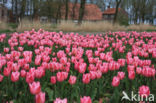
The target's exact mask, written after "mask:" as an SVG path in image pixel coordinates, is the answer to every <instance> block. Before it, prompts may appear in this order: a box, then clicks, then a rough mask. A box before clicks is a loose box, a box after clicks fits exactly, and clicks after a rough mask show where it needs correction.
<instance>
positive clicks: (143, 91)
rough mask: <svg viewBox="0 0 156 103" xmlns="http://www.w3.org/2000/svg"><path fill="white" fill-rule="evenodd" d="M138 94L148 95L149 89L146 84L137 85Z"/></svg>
mask: <svg viewBox="0 0 156 103" xmlns="http://www.w3.org/2000/svg"><path fill="white" fill-rule="evenodd" d="M139 95H140V96H143V97H148V96H149V95H150V89H149V87H148V86H145V85H142V86H140V87H139Z"/></svg>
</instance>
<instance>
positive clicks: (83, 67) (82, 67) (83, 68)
mask: <svg viewBox="0 0 156 103" xmlns="http://www.w3.org/2000/svg"><path fill="white" fill-rule="evenodd" d="M86 66H87V64H86V63H81V64H80V65H79V73H82V74H83V73H85V71H86Z"/></svg>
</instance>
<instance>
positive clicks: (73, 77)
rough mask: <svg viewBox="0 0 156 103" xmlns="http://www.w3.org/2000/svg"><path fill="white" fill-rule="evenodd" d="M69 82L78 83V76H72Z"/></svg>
mask: <svg viewBox="0 0 156 103" xmlns="http://www.w3.org/2000/svg"><path fill="white" fill-rule="evenodd" d="M68 82H69V83H70V84H71V85H73V84H75V83H76V76H70V78H69V80H68Z"/></svg>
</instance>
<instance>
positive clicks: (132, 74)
mask: <svg viewBox="0 0 156 103" xmlns="http://www.w3.org/2000/svg"><path fill="white" fill-rule="evenodd" d="M128 78H129V79H131V80H134V78H135V72H134V71H132V70H131V71H129V72H128Z"/></svg>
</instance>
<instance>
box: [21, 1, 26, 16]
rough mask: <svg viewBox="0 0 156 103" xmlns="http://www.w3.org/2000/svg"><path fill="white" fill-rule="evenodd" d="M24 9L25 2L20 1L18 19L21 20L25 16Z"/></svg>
mask: <svg viewBox="0 0 156 103" xmlns="http://www.w3.org/2000/svg"><path fill="white" fill-rule="evenodd" d="M25 8H26V0H22V1H21V11H20V17H21V18H23V17H24V15H25Z"/></svg>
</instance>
